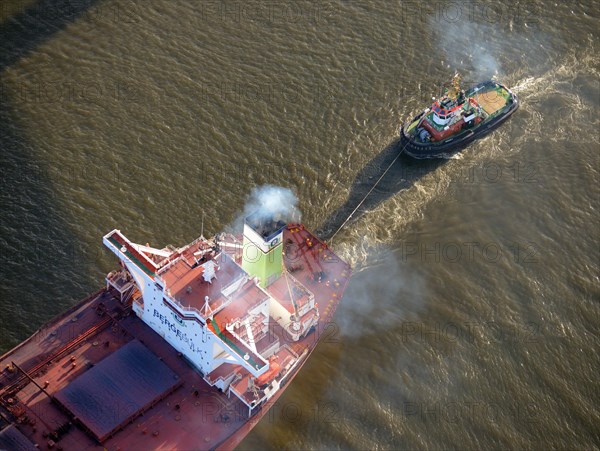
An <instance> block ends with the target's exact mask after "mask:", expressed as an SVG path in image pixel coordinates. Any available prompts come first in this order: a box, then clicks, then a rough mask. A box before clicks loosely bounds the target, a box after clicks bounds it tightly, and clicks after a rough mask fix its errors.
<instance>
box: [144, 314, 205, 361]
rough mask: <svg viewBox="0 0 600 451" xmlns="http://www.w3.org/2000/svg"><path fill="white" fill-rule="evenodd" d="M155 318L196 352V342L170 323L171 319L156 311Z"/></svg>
mask: <svg viewBox="0 0 600 451" xmlns="http://www.w3.org/2000/svg"><path fill="white" fill-rule="evenodd" d="M154 317H155V318H158V320H159V321H160V322H161V323H162V324H163V325H164V326H167V329H169V330H170V331H171V332H173V334H174V335H175V336H176V337H177V338H179V339H180V340H181V341H183V342H184V343H187V344H188V345H189V347H190V349H191V350H192V351H196V346H194V342H193V341H192V340H190V338H189V337H188V336H187V334H186V333H185V332H181V331H180V330H179V329H178V328H177V326H176V325H175V324H174V323H172V322H171V321H169V319H168V318H167V317H166V316H165V315H163V314H162V313H160V312H159V311H158V310H156V309H154Z"/></svg>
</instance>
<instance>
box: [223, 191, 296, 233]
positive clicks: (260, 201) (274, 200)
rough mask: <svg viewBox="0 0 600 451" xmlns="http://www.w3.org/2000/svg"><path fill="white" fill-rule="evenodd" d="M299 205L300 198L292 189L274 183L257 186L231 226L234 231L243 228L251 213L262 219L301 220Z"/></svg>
mask: <svg viewBox="0 0 600 451" xmlns="http://www.w3.org/2000/svg"><path fill="white" fill-rule="evenodd" d="M297 205H298V198H297V197H296V195H295V194H294V192H293V191H292V190H291V189H288V188H283V187H281V186H274V185H263V186H259V187H256V188H254V189H253V190H252V191H251V193H250V196H248V200H247V201H246V205H245V206H244V212H243V213H242V214H241V215H240V216H238V217H237V218H236V219H235V221H234V223H233V224H232V226H231V228H232V229H233V230H234V231H239V230H241V229H242V227H243V224H244V219H245V218H247V217H248V216H250V215H251V214H257V215H258V217H259V218H261V219H270V218H274V219H277V220H282V221H284V222H299V221H300V218H301V213H300V210H299V209H298V207H297Z"/></svg>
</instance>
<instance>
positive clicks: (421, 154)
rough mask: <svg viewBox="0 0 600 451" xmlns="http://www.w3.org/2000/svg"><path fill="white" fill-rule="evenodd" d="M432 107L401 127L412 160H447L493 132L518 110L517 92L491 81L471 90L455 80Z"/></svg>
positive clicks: (406, 149) (404, 147) (406, 148)
mask: <svg viewBox="0 0 600 451" xmlns="http://www.w3.org/2000/svg"><path fill="white" fill-rule="evenodd" d="M434 100H435V101H434V103H433V104H432V105H431V107H430V108H426V109H425V110H423V111H422V112H421V113H419V114H417V115H416V116H415V117H414V118H413V119H412V120H411V121H409V122H407V123H406V124H404V125H403V126H402V127H401V128H400V137H401V146H402V149H403V150H404V151H405V152H406V153H407V154H408V155H410V156H411V157H413V158H444V157H447V156H449V155H451V154H452V153H454V152H455V151H457V150H459V149H461V148H463V147H464V146H466V145H467V144H469V143H470V142H471V141H473V140H475V139H477V138H481V137H482V136H484V135H485V134H487V133H488V132H490V131H492V130H493V129H494V128H496V127H497V126H498V125H500V124H501V123H502V122H504V121H505V120H506V119H508V117H509V116H510V115H511V114H512V113H514V112H515V111H516V110H517V108H518V107H519V101H518V98H517V96H516V94H515V93H513V92H512V91H511V90H510V89H508V88H507V87H506V86H504V85H503V84H501V83H498V82H496V81H492V80H488V81H485V82H482V83H479V84H477V85H475V86H473V87H471V88H469V89H468V90H466V91H464V90H462V89H461V88H460V76H459V75H458V74H457V75H455V76H454V78H453V79H452V82H451V84H450V86H449V87H448V88H446V89H445V90H444V93H443V95H442V96H441V97H440V98H438V99H435V98H434Z"/></svg>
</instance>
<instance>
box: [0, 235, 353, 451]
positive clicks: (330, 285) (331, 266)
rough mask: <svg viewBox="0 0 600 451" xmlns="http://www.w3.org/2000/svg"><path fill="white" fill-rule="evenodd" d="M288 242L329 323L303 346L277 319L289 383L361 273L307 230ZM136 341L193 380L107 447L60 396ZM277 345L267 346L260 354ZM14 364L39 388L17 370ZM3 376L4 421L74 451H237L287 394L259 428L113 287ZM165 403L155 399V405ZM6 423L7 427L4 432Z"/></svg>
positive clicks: (122, 428) (0, 362)
mask: <svg viewBox="0 0 600 451" xmlns="http://www.w3.org/2000/svg"><path fill="white" fill-rule="evenodd" d="M284 243H285V244H284V245H285V265H286V267H287V270H288V272H290V273H291V274H293V275H294V277H295V278H296V279H297V280H298V281H299V282H300V283H301V284H302V285H304V286H305V287H306V288H307V289H308V290H310V291H311V292H312V293H313V294H314V296H315V300H316V302H317V304H318V310H319V313H320V316H321V319H320V321H319V324H318V327H317V329H316V330H315V331H314V332H312V333H310V334H309V335H308V336H306V337H305V338H303V339H302V340H300V341H298V342H291V341H290V340H289V338H288V337H286V336H285V334H284V333H283V331H282V330H281V328H280V327H279V326H278V325H277V324H276V323H275V322H274V321H271V322H270V323H269V335H267V336H266V339H267V340H279V341H280V343H281V344H282V345H284V344H287V347H282V348H281V353H282V355H281V356H279V360H278V364H279V365H281V366H283V365H285V361H286V358H287V357H291V356H300V358H301V361H300V363H299V365H298V366H297V368H296V371H295V372H294V373H292V374H291V375H290V376H289V378H288V379H287V380H288V381H289V380H291V379H292V378H293V377H295V375H296V374H297V373H298V371H299V370H300V368H301V366H302V365H303V364H304V362H305V361H306V357H307V356H308V355H309V354H310V352H311V351H312V350H313V349H314V348H315V346H316V344H317V342H318V339H319V337H320V336H321V334H322V333H323V330H324V328H325V327H326V326H327V324H328V323H329V322H330V321H331V317H332V315H333V313H334V311H335V308H336V307H337V304H338V302H339V300H340V298H341V296H342V293H343V291H344V289H345V287H346V284H347V282H348V278H349V277H350V273H351V270H350V267H349V266H348V265H347V264H346V263H344V262H343V261H341V260H339V259H338V258H337V256H336V255H335V254H334V253H333V252H332V251H331V250H329V249H328V248H327V246H326V245H325V244H324V243H322V242H321V241H319V240H318V239H317V238H316V237H314V236H313V235H312V234H310V232H308V231H306V230H305V229H304V227H303V226H301V225H298V226H290V227H288V228H287V229H286V230H285V231H284ZM134 340H137V341H139V342H140V343H142V344H143V345H144V347H145V348H147V350H148V351H149V352H151V353H152V354H154V355H155V356H156V357H157V358H158V359H160V360H161V361H162V362H163V363H164V365H165V366H166V367H168V369H169V371H172V372H173V373H174V374H176V375H177V377H178V378H179V380H181V381H182V382H183V383H182V385H181V386H179V388H176V389H175V390H174V391H172V392H169V389H165V390H164V391H163V390H162V389H159V390H157V391H156V392H155V393H154V394H155V395H157V396H158V398H160V396H162V395H166V396H165V397H164V398H162V399H160V400H158V401H157V402H156V404H154V405H153V406H152V407H151V408H149V409H148V410H146V411H145V412H143V414H142V415H139V416H137V417H135V414H137V413H139V412H141V411H143V410H144V408H145V407H146V405H147V402H145V401H143V402H140V403H139V405H138V406H137V407H136V408H135V409H134V411H135V414H134V415H133V416H134V417H135V418H132V417H131V416H127V418H125V416H123V415H120V416H119V414H118V412H115V418H114V421H110V427H109V430H110V434H113V435H112V436H110V437H107V438H106V440H105V441H104V442H103V443H102V444H100V443H99V442H98V440H96V439H95V438H94V437H93V434H91V433H90V431H86V430H84V428H83V427H81V426H79V425H77V422H76V421H74V419H73V418H72V415H71V413H72V412H71V413H70V412H69V411H65V410H63V409H61V408H60V407H59V405H58V403H57V402H56V401H54V400H53V399H54V397H58V398H60V395H58V393H59V392H61V390H64V389H65V387H69V386H70V384H72V383H74V381H75V380H76V379H78V378H79V377H81V375H84V374H86V373H89V371H90V369H92V368H93V367H94V366H96V365H98V364H99V363H100V362H101V361H103V360H104V359H105V358H107V357H109V356H111V355H114V353H115V352H117V351H118V350H119V349H123V347H124V346H125V345H127V344H128V343H132V342H134ZM268 344H269V343H268V342H265V343H257V347H259V346H268ZM284 354H285V355H284ZM11 362H15V363H16V364H17V365H18V367H19V368H21V369H23V370H24V371H25V372H26V373H27V375H28V377H30V378H32V379H33V381H34V382H35V383H33V382H31V381H30V380H29V379H28V377H26V376H25V375H23V374H22V373H21V372H20V371H19V370H18V369H17V368H16V367H12V366H11ZM234 367H235V365H227V364H226V365H223V366H222V367H221V368H220V369H219V371H221V372H222V373H223V374H217V371H215V372H214V373H215V374H214V375H211V376H214V377H215V378H216V377H218V376H219V375H220V376H225V375H226V374H229V373H230V371H231V370H236V369H235V368H234ZM0 370H1V372H0V412H2V416H3V417H4V418H5V419H7V420H9V421H10V422H11V423H12V424H14V426H15V427H16V428H17V429H18V431H20V433H21V434H22V435H23V436H25V437H27V438H28V439H29V440H30V441H31V442H32V443H36V444H39V446H40V447H41V448H43V449H46V448H47V447H48V445H49V444H55V448H56V447H58V446H60V447H61V448H62V449H64V450H71V449H73V450H84V449H108V450H117V449H212V448H217V447H219V448H232V447H234V446H235V445H237V444H238V443H239V442H240V440H242V439H243V437H244V436H245V435H246V434H247V433H248V432H249V431H250V429H251V428H252V427H253V426H254V425H255V424H256V423H257V422H258V420H259V419H260V418H261V417H262V415H264V414H265V413H266V411H267V410H268V407H269V406H270V405H272V403H274V402H275V401H276V400H277V398H278V397H279V396H280V395H281V393H282V392H283V390H279V391H278V392H277V394H276V395H275V396H274V397H273V398H272V399H271V400H269V402H268V403H267V404H266V405H265V406H263V407H262V408H261V409H260V410H259V411H258V413H256V414H255V415H254V416H253V417H252V418H251V420H250V421H249V419H248V409H247V407H246V406H245V405H244V404H243V403H242V402H241V401H240V400H238V399H237V398H236V397H235V396H233V395H232V396H231V397H227V396H226V395H225V394H223V393H221V392H219V391H218V390H217V389H216V388H213V387H210V385H208V384H207V383H206V382H205V381H204V380H203V378H202V376H201V375H200V374H199V373H198V372H196V371H195V370H194V369H192V367H191V366H190V365H189V364H188V363H187V362H186V361H185V360H184V359H183V358H181V357H180V356H179V355H178V353H177V352H175V351H174V350H173V348H171V346H170V345H169V344H168V343H167V342H166V341H164V340H163V339H162V338H161V337H160V336H159V335H158V334H157V333H155V332H154V331H153V330H152V329H150V328H149V327H148V326H147V325H146V324H145V323H143V322H142V321H141V320H140V319H138V318H137V317H136V316H135V315H134V314H133V313H132V312H131V309H130V308H129V307H123V306H121V305H120V303H119V301H118V300H117V299H115V298H114V297H113V296H112V295H111V294H110V293H109V292H107V291H105V290H102V291H100V292H98V293H97V294H95V295H93V296H91V297H90V298H88V299H86V300H84V301H82V303H80V304H79V305H77V306H75V307H73V308H72V309H70V310H69V311H67V312H65V313H64V314H63V315H61V316H60V317H58V318H56V319H54V320H53V321H52V322H50V323H49V324H47V325H46V326H44V327H43V328H42V329H40V330H39V331H38V332H36V334H34V335H33V336H32V337H31V338H30V339H28V340H27V341H25V342H24V343H22V344H21V345H19V346H18V347H17V348H15V349H13V350H12V351H10V352H8V353H7V354H5V355H4V356H2V357H1V358H0ZM240 373H241V378H240V379H239V380H238V381H236V382H235V383H234V384H232V387H233V389H234V390H236V392H238V393H240V394H241V395H242V396H245V395H244V394H245V393H248V391H247V384H248V380H247V378H246V377H244V374H243V371H241V372H240ZM89 374H91V373H89ZM36 384H37V385H36ZM74 387H76V386H74ZM105 391H106V398H103V399H106V400H110V399H114V396H115V394H114V393H112V394H111V393H108V392H109V391H110V389H108V388H107V389H106V390H105ZM159 392H160V393H161V394H160V395H158V394H157V393H159ZM156 399H157V398H156V397H153V399H152V401H150V403H152V402H154V401H155V400H156ZM142 404H143V405H142ZM140 406H141V407H140ZM2 416H0V427H4V424H3V423H1V422H2V421H3V420H2ZM69 423H74V424H73V425H71V426H70V425H69ZM107 430H108V429H107ZM110 434H109V435H110Z"/></svg>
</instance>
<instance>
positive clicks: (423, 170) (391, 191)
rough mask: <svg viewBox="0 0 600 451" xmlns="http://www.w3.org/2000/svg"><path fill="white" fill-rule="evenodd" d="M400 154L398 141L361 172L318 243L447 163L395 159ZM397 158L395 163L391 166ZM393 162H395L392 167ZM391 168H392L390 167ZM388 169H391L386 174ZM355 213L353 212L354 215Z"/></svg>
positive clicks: (321, 231)
mask: <svg viewBox="0 0 600 451" xmlns="http://www.w3.org/2000/svg"><path fill="white" fill-rule="evenodd" d="M401 151H402V147H401V145H400V139H397V140H395V141H393V142H392V143H390V144H389V145H388V146H387V147H386V148H385V149H383V151H381V152H380V153H379V154H378V155H377V156H375V158H373V159H372V160H371V161H369V162H368V163H367V164H366V165H365V167H364V168H362V169H361V170H360V172H359V173H358V174H357V176H356V178H355V179H354V182H353V183H352V187H351V188H350V195H349V196H348V200H346V202H345V203H344V204H343V205H341V206H340V207H339V208H338V209H336V210H335V211H334V212H333V213H331V214H330V215H329V217H327V218H326V219H325V221H324V222H323V224H322V225H321V226H320V227H319V229H318V230H317V233H318V236H319V237H320V238H321V239H323V240H326V241H328V240H331V238H332V237H333V235H334V234H335V233H336V231H337V230H338V229H339V228H340V227H341V226H342V225H344V222H345V221H346V219H347V218H348V217H349V216H350V214H352V217H351V218H350V220H349V221H348V222H347V223H346V224H345V225H344V227H348V226H349V225H351V224H352V223H354V222H356V221H357V220H358V219H360V218H361V217H362V216H363V215H364V214H365V213H367V212H368V211H370V210H372V209H373V208H375V207H377V206H378V205H379V204H380V203H382V202H384V201H385V200H387V199H389V198H390V197H392V196H394V195H395V194H397V193H399V192H400V191H402V190H405V189H407V188H410V187H411V186H412V185H413V184H414V183H415V182H416V181H417V180H419V179H420V178H421V177H423V176H424V175H426V174H428V173H430V172H432V171H434V170H435V169H437V168H438V167H440V166H442V165H444V164H445V163H446V162H447V161H448V160H446V159H428V160H416V159H414V158H411V157H409V156H408V155H406V154H404V153H403V154H402V155H400V156H399V157H398V153H399V152H401ZM396 157H398V159H397V160H396V161H395V162H394V159H396ZM392 162H394V163H393V165H392ZM390 165H392V166H391V167H390ZM388 167H389V168H390V169H389V171H388V172H387V173H386V172H385V171H386V169H388ZM384 174H385V175H384ZM382 176H383V177H382ZM381 177H382V178H381ZM379 178H381V180H380V181H379V183H378V184H377V186H376V187H375V189H373V191H372V192H371V193H370V194H369V195H368V197H367V198H366V199H365V200H364V202H363V203H362V204H361V202H362V201H363V199H364V198H365V196H366V195H367V194H368V193H369V191H370V190H371V188H373V185H375V183H376V182H377V181H378V180H379ZM355 209H356V211H354V210H355ZM353 212H354V213H353Z"/></svg>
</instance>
